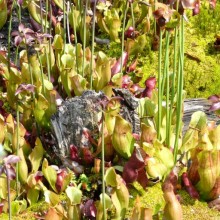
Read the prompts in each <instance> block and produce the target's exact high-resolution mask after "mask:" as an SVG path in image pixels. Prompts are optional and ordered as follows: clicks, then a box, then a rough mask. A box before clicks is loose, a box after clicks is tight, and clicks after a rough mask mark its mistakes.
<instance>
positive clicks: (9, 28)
mask: <svg viewBox="0 0 220 220" xmlns="http://www.w3.org/2000/svg"><path fill="white" fill-rule="evenodd" d="M15 2H16V1H15V0H14V1H13V3H12V6H11V15H10V19H9V27H8V72H9V73H10V57H11V25H12V14H13V9H14V5H15Z"/></svg>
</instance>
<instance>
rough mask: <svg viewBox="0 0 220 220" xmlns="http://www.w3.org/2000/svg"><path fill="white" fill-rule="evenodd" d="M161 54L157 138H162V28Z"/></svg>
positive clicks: (159, 57) (159, 61) (159, 58)
mask: <svg viewBox="0 0 220 220" xmlns="http://www.w3.org/2000/svg"><path fill="white" fill-rule="evenodd" d="M159 44H160V45H159V56H158V120H157V138H158V139H160V126H161V120H162V98H163V96H162V93H161V90H162V80H161V60H162V59H161V58H162V30H160V42H159Z"/></svg>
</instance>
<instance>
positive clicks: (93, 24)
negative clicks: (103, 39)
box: [90, 0, 96, 90]
mask: <svg viewBox="0 0 220 220" xmlns="http://www.w3.org/2000/svg"><path fill="white" fill-rule="evenodd" d="M93 4H94V6H93V20H92V45H91V47H92V48H91V61H90V89H91V90H92V80H93V77H92V76H93V57H94V41H95V40H94V39H95V16H96V0H95V1H94V3H93Z"/></svg>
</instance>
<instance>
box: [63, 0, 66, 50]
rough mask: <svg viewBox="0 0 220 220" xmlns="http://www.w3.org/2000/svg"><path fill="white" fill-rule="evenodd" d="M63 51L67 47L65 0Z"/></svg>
mask: <svg viewBox="0 0 220 220" xmlns="http://www.w3.org/2000/svg"><path fill="white" fill-rule="evenodd" d="M63 43H64V45H63V51H65V47H66V2H65V0H63Z"/></svg>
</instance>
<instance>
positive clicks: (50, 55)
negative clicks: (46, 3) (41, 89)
mask: <svg viewBox="0 0 220 220" xmlns="http://www.w3.org/2000/svg"><path fill="white" fill-rule="evenodd" d="M49 34H50V35H52V5H51V1H50V21H49ZM51 45H52V39H51V38H49V66H48V65H47V68H48V69H49V71H48V79H49V81H50V79H51V69H52V67H51V66H52V65H51V60H52V54H51V48H52V46H51ZM47 59H48V58H47Z"/></svg>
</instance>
